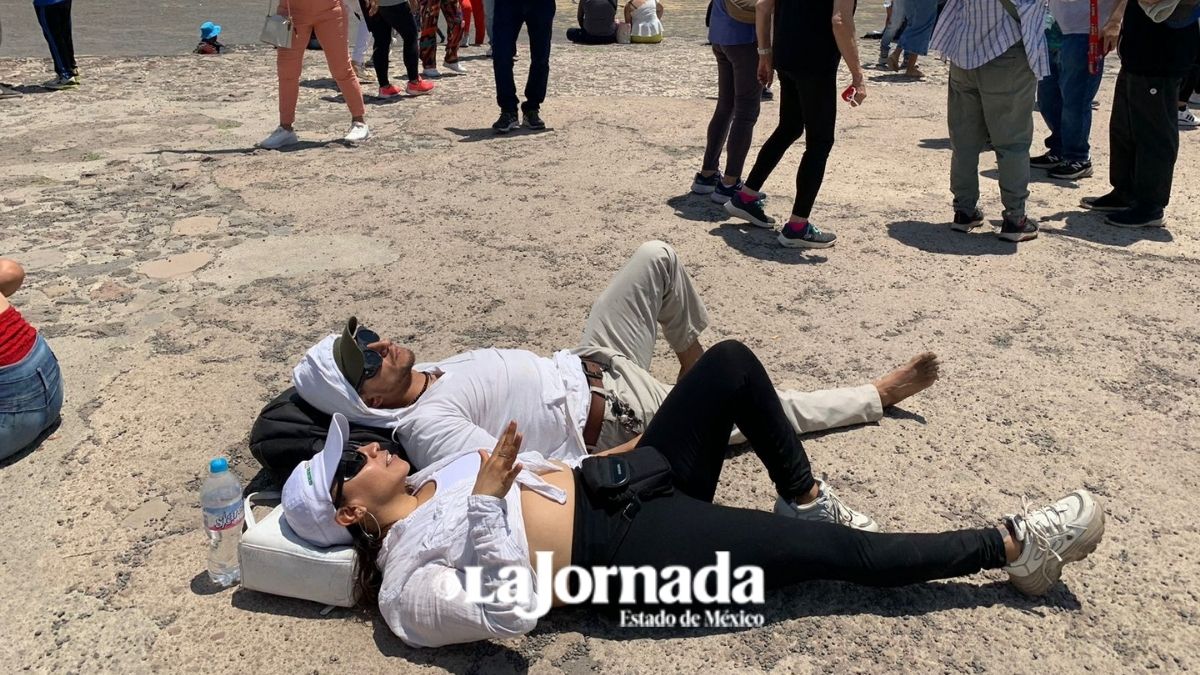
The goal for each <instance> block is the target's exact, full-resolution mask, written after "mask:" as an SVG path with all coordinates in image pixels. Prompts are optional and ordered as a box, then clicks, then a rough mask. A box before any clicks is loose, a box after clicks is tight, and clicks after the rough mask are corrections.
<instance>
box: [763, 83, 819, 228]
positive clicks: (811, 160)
mask: <svg viewBox="0 0 1200 675" xmlns="http://www.w3.org/2000/svg"><path fill="white" fill-rule="evenodd" d="M778 72H779V126H777V127H775V131H774V132H773V133H772V134H771V137H770V138H768V139H767V142H766V143H764V144H763V146H762V149H761V150H759V151H758V159H756V160H755V161H754V168H752V169H751V170H750V176H749V177H748V178H747V179H746V187H748V188H750V189H752V190H758V191H761V190H762V186H763V183H765V182H767V178H768V177H769V176H770V175H771V172H772V171H774V170H775V166H776V165H777V164H779V160H781V159H783V154H784V153H785V152H787V151H788V150H789V149H790V148H791V147H792V146H793V145H794V144H795V143H796V141H798V140H800V137H801V136H802V135H804V133H805V132H807V133H808V139H807V141H805V144H804V157H803V158H801V160H800V168H799V169H798V170H797V171H796V201H795V203H794V204H793V205H792V215H793V216H797V217H799V218H808V216H809V215H810V214H811V213H812V207H813V204H814V203H815V202H816V201H817V193H818V192H820V191H821V183H822V182H823V181H824V180H825V162H826V161H827V160H828V159H829V151H830V150H832V149H833V133H834V124H835V122H836V121H837V102H838V96H837V70H836V69H834V70H830V71H829V72H828V73H819V74H811V73H794V72H785V71H782V70H781V71H778Z"/></svg>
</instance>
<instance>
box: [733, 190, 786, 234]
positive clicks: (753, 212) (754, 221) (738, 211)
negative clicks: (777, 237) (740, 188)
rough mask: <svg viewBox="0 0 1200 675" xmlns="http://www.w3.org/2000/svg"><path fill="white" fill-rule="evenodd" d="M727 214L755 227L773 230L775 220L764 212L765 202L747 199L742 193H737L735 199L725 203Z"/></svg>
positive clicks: (751, 198)
mask: <svg viewBox="0 0 1200 675" xmlns="http://www.w3.org/2000/svg"><path fill="white" fill-rule="evenodd" d="M725 212H726V213H728V214H729V215H731V216H737V217H738V218H741V219H742V220H745V221H747V222H749V223H750V224H751V225H754V226H755V227H765V228H773V227H775V219H774V218H772V217H771V216H768V215H767V213H766V211H764V210H763V200H761V199H755V198H753V197H747V196H745V195H743V194H742V193H741V192H738V193H735V194H734V195H733V199H730V200H729V201H727V202H725Z"/></svg>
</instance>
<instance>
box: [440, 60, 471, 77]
mask: <svg viewBox="0 0 1200 675" xmlns="http://www.w3.org/2000/svg"><path fill="white" fill-rule="evenodd" d="M442 67H443V68H445V69H446V70H449V71H450V72H452V73H455V74H457V75H466V74H467V69H466V68H463V67H462V64H461V63H458V62H457V61H455V62H454V63H445V62H443V63H442Z"/></svg>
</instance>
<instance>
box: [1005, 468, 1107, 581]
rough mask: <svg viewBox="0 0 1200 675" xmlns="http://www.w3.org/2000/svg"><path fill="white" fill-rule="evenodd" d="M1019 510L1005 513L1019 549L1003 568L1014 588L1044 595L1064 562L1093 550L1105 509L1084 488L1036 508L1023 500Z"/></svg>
mask: <svg viewBox="0 0 1200 675" xmlns="http://www.w3.org/2000/svg"><path fill="white" fill-rule="evenodd" d="M1022 501H1024V500H1022ZM1022 510H1023V511H1024V513H1022V514H1017V515H1012V516H1005V521H1006V522H1007V523H1009V524H1010V525H1011V527H1012V530H1013V532H1015V533H1016V536H1017V540H1018V541H1020V542H1021V546H1022V550H1021V555H1020V557H1018V558H1017V559H1016V560H1015V561H1013V563H1012V564H1010V565H1008V566H1007V567H1005V568H1004V571H1005V572H1008V577H1009V580H1010V581H1012V583H1013V585H1014V586H1016V587H1017V590H1019V591H1021V592H1022V593H1024V594H1026V595H1043V594H1045V593H1046V591H1049V590H1050V587H1051V586H1053V585H1054V583H1055V582H1056V581H1058V580H1059V578H1060V577H1062V568H1063V565H1066V564H1067V563H1070V562H1075V561H1077V560H1083V559H1084V558H1086V557H1087V556H1088V554H1089V553H1091V552H1092V551H1095V550H1096V546H1098V545H1099V544H1100V539H1101V538H1103V537H1104V509H1103V508H1101V506H1100V503H1099V502H1098V501H1096V499H1095V498H1094V497H1092V495H1091V493H1089V492H1088V491H1087V490H1076V491H1074V492H1072V493H1071V494H1069V495H1067V496H1066V497H1063V498H1062V499H1060V500H1058V501H1057V502H1054V503H1053V504H1051V505H1050V506H1047V507H1045V508H1042V509H1038V510H1037V511H1030V510H1029V507H1028V505H1026V504H1024V503H1023V504H1022Z"/></svg>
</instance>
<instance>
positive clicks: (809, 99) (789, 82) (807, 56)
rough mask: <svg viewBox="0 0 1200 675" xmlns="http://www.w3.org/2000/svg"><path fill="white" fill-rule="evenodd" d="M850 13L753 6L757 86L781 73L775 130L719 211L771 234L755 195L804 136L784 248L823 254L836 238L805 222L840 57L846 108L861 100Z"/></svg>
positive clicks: (818, 6) (842, 4) (819, 172)
mask: <svg viewBox="0 0 1200 675" xmlns="http://www.w3.org/2000/svg"><path fill="white" fill-rule="evenodd" d="M854 6H855V2H854V0H805V1H804V2H789V1H787V0H785V1H784V2H781V3H779V6H778V8H776V7H775V0H759V1H758V12H757V18H758V54H759V57H758V80H759V82H762V83H763V84H769V83H770V82H771V79H772V68H774V70H775V71H778V72H779V126H777V127H776V128H775V131H774V132H773V133H772V134H771V137H770V138H768V139H767V142H766V143H765V144H763V147H762V149H761V150H759V151H758V158H757V159H756V160H754V168H753V169H751V170H750V177H749V178H747V179H746V183H745V185H743V186H742V188H741V189H740V190H739V191H738V192H737V194H735V195H734V197H733V198H732V199H730V200H729V201H728V202H726V203H725V210H726V211H727V212H729V214H730V215H734V216H737V217H739V218H744V219H745V220H748V221H750V222H751V223H752V224H754V225H757V226H758V227H772V226H773V225H774V224H775V221H774V219H772V218H770V217H769V216H767V214H766V212H765V211H764V210H763V199H762V193H761V192H759V191H760V190H761V189H762V186H763V183H765V182H766V180H767V177H768V176H770V175H771V172H772V171H774V170H775V166H776V165H777V164H779V160H780V159H783V154H784V153H785V152H787V150H788V149H789V148H791V147H792V145H793V144H795V142H796V141H798V140H800V136H801V135H803V134H804V133H805V132H807V133H808V140H807V141H806V143H805V146H804V157H803V158H801V160H800V168H799V169H797V171H796V199H795V202H793V204H792V215H791V217H790V218H789V219H788V222H787V224H786V225H784V227H783V230H782V231H781V232H780V233H779V243H780V244H781V245H783V246H788V247H792V248H828V247H830V246H833V242H834V241H835V240H836V239H837V235H835V234H833V233H832V232H826V231H824V230H821V229H820V228H818V227H817V226H816V225H815V224H813V223H812V222H810V221H809V219H808V217H809V215H810V214H811V212H812V207H813V204H814V203H815V202H816V200H817V193H818V192H819V191H820V190H821V183H822V182H823V181H824V180H825V163H826V161H827V160H828V159H829V151H830V150H832V149H833V136H834V123H835V122H836V120H837V106H838V91H837V89H838V86H837V70H838V58H839V56H840V57H841V59H842V60H843V61H845V62H846V68H848V69H849V70H850V78H851V82H850V89H849V91H850V92H851V97H852V98H851V99H850V101H851V103H852V105H856V106H857V105H859V104H861V103H862V102H863V99H865V98H866V97H867V85H866V82H865V81H864V80H863V72H862V66H861V64H859V62H858V44H857V42H856V39H857V37H856V36H855V35H854ZM772 17H774V21H772ZM831 17H832V20H831ZM772 23H773V24H774V36H773V35H772ZM776 38H777V39H776ZM772 44H774V52H772Z"/></svg>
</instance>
